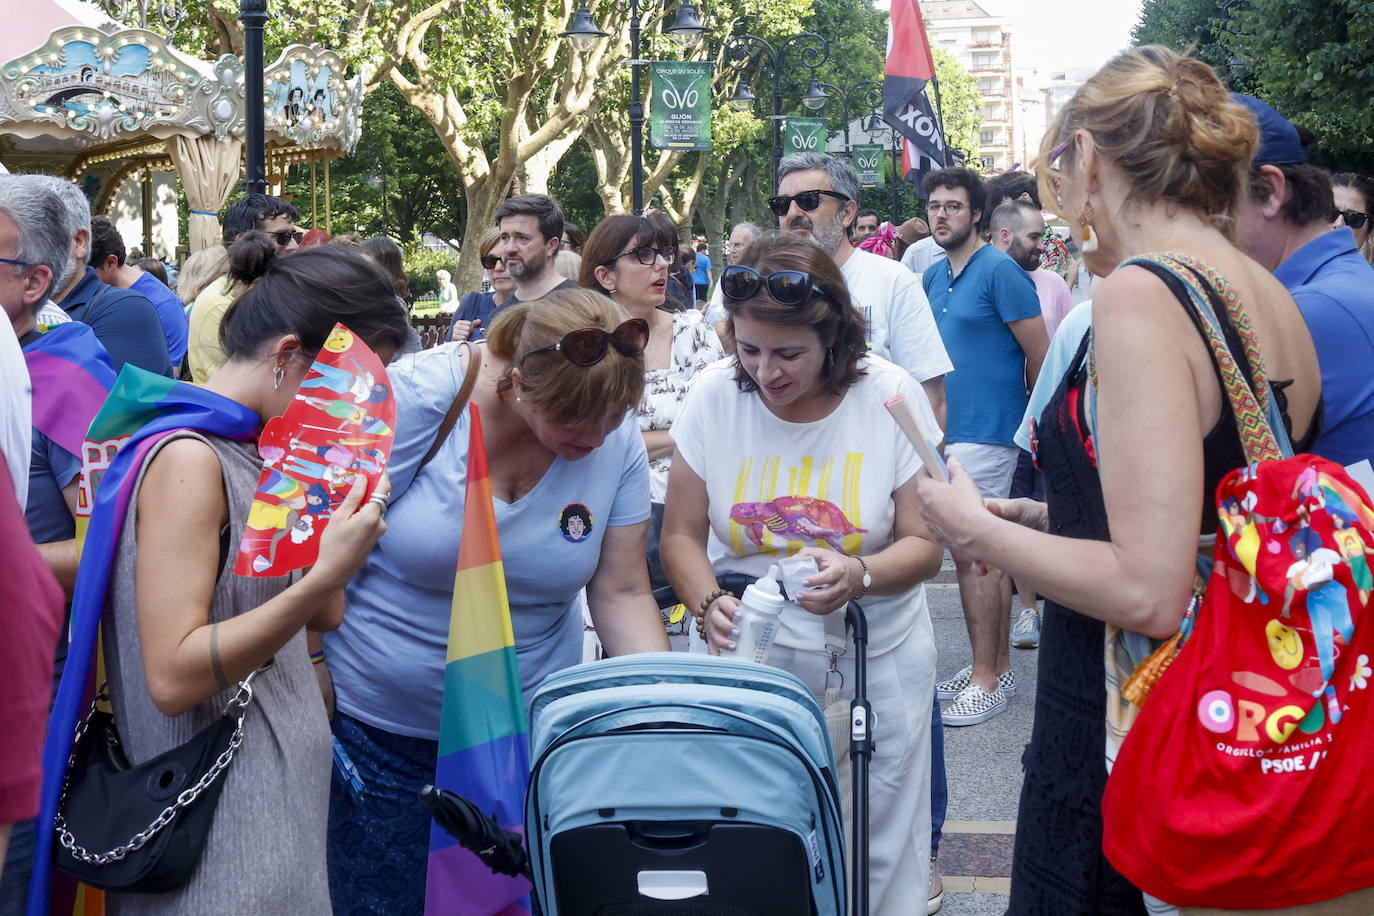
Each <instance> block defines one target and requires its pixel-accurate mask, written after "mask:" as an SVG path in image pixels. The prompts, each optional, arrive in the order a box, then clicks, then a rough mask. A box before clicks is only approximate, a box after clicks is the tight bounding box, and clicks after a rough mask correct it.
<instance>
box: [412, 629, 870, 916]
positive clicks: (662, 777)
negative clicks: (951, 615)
mask: <svg viewBox="0 0 1374 916" xmlns="http://www.w3.org/2000/svg"><path fill="white" fill-rule="evenodd" d="M846 623H847V625H848V627H849V629H850V631H851V634H852V637H853V639H852V644H853V647H854V648H853V651H854V652H855V680H856V683H855V685H854V688H855V699H854V700H853V702H852V704H851V717H850V725H851V728H850V748H849V753H850V756H851V759H852V761H853V774H854V780H853V781H854V798H853V811H854V837H853V844H852V847H851V866H852V874H851V876H850V878H851V881H850V882H847V881H846V874H845V869H844V839H843V836H842V834H843V823H844V822H843V818H842V815H841V807H840V798H839V789H838V783H837V781H836V776H835V762H834V755H833V753H832V751H831V747H830V739H829V735H828V731H827V728H826V722H825V717H824V715H823V713H822V711H821V708H820V705H819V704H818V703H817V702H816V700H815V698H814V697H813V696H812V694H811V692H810V690H808V689H807V688H806V687H805V686H804V685H803V684H802V682H801V681H800V680H798V679H797V678H796V677H795V676H793V675H792V674H790V673H788V672H785V671H782V670H780V669H778V668H773V667H769V666H767V665H759V664H755V663H752V662H745V661H737V660H733V659H722V658H718V657H714V656H706V655H696V654H691V655H689V654H686V653H681V652H675V653H656V654H647V655H632V656H624V657H621V658H616V659H610V660H606V661H601V662H595V663H592V664H586V665H579V666H577V667H574V668H569V669H567V670H565V671H562V672H559V673H557V674H554V675H552V676H550V677H549V678H548V679H547V680H546V681H545V682H544V683H543V684H542V685H541V686H540V687H539V689H538V690H537V691H536V693H535V696H534V699H533V701H532V702H531V705H530V716H529V729H530V730H529V735H530V759H531V767H530V781H529V787H528V789H527V791H526V795H525V835H526V838H527V840H528V852H526V850H525V849H524V848H523V847H522V844H521V838H520V836H519V834H516V833H512V832H510V831H506V830H504V829H502V828H501V827H500V826H499V825H498V824H496V823H495V822H494V820H493V819H492V818H490V817H488V816H486V815H485V814H483V813H482V812H480V811H477V810H476V809H475V807H474V806H473V805H472V804H471V803H469V802H467V801H466V800H465V799H462V798H461V797H459V796H456V795H454V794H453V793H450V792H445V791H443V790H440V789H435V788H433V787H426V788H425V789H423V790H422V791H421V793H420V797H421V801H422V802H423V803H424V805H425V806H426V808H428V809H429V811H430V812H431V813H432V814H433V816H434V819H435V821H436V822H437V823H438V825H439V827H440V828H442V829H444V830H446V831H447V832H448V833H450V834H452V835H453V836H455V837H456V838H457V839H458V840H459V842H460V843H461V844H462V845H463V846H464V847H466V848H467V849H469V850H471V851H472V852H473V853H475V854H476V855H477V856H478V857H479V858H480V859H482V861H483V862H484V863H486V864H487V866H488V867H490V868H491V869H492V871H494V872H497V873H500V874H508V875H524V876H526V877H527V878H529V879H530V881H531V882H532V883H533V885H534V896H535V899H536V901H537V903H538V905H539V907H540V910H541V911H542V913H543V914H544V916H639V914H651V913H652V914H674V916H771V914H808V913H809V914H814V916H844V914H845V913H846V912H847V901H848V900H849V899H850V898H849V896H848V895H849V894H850V893H851V890H852V900H853V913H854V914H856V916H866V914H867V912H868V899H867V898H868V834H867V824H868V763H869V759H870V757H871V755H872V751H873V742H872V736H871V733H870V723H871V721H872V714H871V710H870V708H869V704H868V701H867V699H866V689H865V688H866V671H865V668H866V662H865V650H866V647H867V641H868V633H867V623H866V621H865V619H864V616H863V611H862V610H861V609H860V608H859V606H858V605H856V604H853V603H851V604H850V605H849V608H848V610H847V611H846ZM851 883H852V889H851V887H849V886H847V885H848V884H851Z"/></svg>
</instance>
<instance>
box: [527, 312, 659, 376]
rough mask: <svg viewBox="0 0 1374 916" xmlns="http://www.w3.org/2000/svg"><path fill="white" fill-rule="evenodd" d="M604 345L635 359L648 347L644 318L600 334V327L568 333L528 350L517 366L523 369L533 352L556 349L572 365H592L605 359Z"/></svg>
mask: <svg viewBox="0 0 1374 916" xmlns="http://www.w3.org/2000/svg"><path fill="white" fill-rule="evenodd" d="M607 344H610V345H611V346H613V347H615V348H616V349H617V350H619V351H620V352H621V353H622V354H623V355H625V356H638V355H639V354H641V353H643V352H644V348H645V347H647V346H648V345H649V322H647V321H645V320H644V319H643V318H631V319H630V320H629V321H626V322H625V323H623V324H622V325H621V326H620V327H618V328H616V329H615V330H614V331H603V330H601V329H600V328H580V329H578V330H576V331H569V332H568V333H566V334H564V335H563V336H562V337H560V338H558V342H557V343H552V344H549V345H548V346H547V347H536V348H535V349H533V350H530V351H529V352H527V353H526V354H525V355H524V356H522V357H520V360H519V362H518V363H517V365H521V366H523V365H524V363H525V360H526V359H528V358H529V357H531V356H533V355H534V354H536V353H546V352H548V351H550V350H556V351H558V352H559V353H562V354H563V355H564V356H565V357H567V360H568V362H570V363H572V364H573V365H574V366H584V367H585V366H595V365H596V364H597V363H599V362H601V361H602V360H603V359H605V358H606V345H607Z"/></svg>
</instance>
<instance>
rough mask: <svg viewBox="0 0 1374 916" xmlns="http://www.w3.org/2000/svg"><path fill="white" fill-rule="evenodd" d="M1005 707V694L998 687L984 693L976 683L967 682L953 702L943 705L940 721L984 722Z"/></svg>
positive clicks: (953, 722) (958, 723)
mask: <svg viewBox="0 0 1374 916" xmlns="http://www.w3.org/2000/svg"><path fill="white" fill-rule="evenodd" d="M1006 709H1007V695H1006V694H1005V693H1004V692H1003V691H1002V688H1001V687H998V688H997V689H996V690H994V691H993V692H992V693H984V692H983V688H982V687H979V686H978V685H977V684H969V685H968V687H967V688H966V689H965V690H964V692H963V693H961V694H959V695H958V696H957V697H955V698H954V702H953V703H951V704H949V705H948V706H946V707H945V711H944V713H943V714H942V715H941V716H940V721H942V722H943V723H944V724H945V725H950V726H958V725H977V724H978V723H979V722H986V721H987V720H988V719H991V718H992V717H993V716H995V715H997V714H998V713H1000V712H1005V711H1006Z"/></svg>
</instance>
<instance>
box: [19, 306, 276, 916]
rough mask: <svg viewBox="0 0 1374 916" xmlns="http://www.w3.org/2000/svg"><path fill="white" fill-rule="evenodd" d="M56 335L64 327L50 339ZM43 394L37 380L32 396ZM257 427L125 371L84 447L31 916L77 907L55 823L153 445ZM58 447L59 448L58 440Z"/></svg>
mask: <svg viewBox="0 0 1374 916" xmlns="http://www.w3.org/2000/svg"><path fill="white" fill-rule="evenodd" d="M62 327H63V328H65V327H67V325H63V326H62ZM58 330H61V328H59V329H54V330H53V331H49V332H48V334H45V335H44V337H47V336H49V335H50V334H54V333H56V332H57V331H58ZM37 387H38V386H37V383H35V385H34V388H35V391H36V390H37ZM36 414H37V407H36V406H35V415H36ZM258 423H259V420H258V415H257V414H255V413H254V412H253V411H251V410H249V409H248V408H247V407H244V406H243V405H242V404H239V403H238V402H236V401H231V400H229V399H228V398H226V397H223V396H221V395H218V394H214V393H212V392H210V391H206V390H205V389H204V388H198V387H196V386H195V385H189V384H186V383H183V382H177V381H173V380H172V379H169V378H166V377H164V376H161V375H154V374H153V373H151V372H147V371H145V370H143V369H139V368H138V367H136V366H133V365H126V366H125V367H124V369H123V371H122V372H120V373H119V376H118V378H116V379H115V383H114V388H113V390H111V391H110V394H109V397H108V398H106V400H105V403H104V406H103V407H101V408H100V412H99V413H97V414H96V417H95V420H94V421H93V422H92V423H91V424H90V430H89V432H87V433H86V436H85V442H84V443H82V444H81V447H80V448H79V449H78V453H79V454H81V456H82V461H81V464H82V467H81V493H82V498H83V499H90V500H91V501H90V502H89V503H88V505H90V510H91V511H90V519H89V521H88V523H87V525H86V528H85V534H84V538H83V539H82V541H81V565H80V568H79V569H78V571H77V575H76V591H75V593H74V595H73V596H72V622H71V632H70V640H71V642H70V645H69V647H68V649H67V663H66V668H65V669H64V670H63V673H62V682H61V684H60V685H59V686H58V689H57V699H56V700H55V701H54V703H53V709H52V714H51V715H50V716H49V718H48V734H47V738H46V739H45V740H44V743H43V795H42V801H41V803H40V807H39V811H38V821H37V823H36V831H35V832H36V834H37V836H36V846H37V849H36V854H35V856H34V866H33V882H32V884H30V886H29V904H28V914H29V916H48V912H49V909H48V906H49V897H50V895H51V896H54V897H57V896H60V897H61V898H63V900H64V901H69V902H70V903H59V904H58V905H59V906H61V907H63V908H64V909H65V911H66V912H71V906H70V904H71V903H74V902H75V898H74V896H73V895H74V889H73V888H72V886H71V882H66V881H64V882H63V886H62V887H61V888H59V890H58V892H57V893H55V894H54V893H52V887H51V884H50V882H51V880H52V877H53V875H52V843H53V826H52V825H53V817H54V815H55V814H56V813H57V798H58V795H59V794H60V791H61V788H62V778H63V776H64V774H65V773H66V769H67V757H68V756H69V755H70V753H71V747H72V737H73V734H74V732H75V730H76V723H77V719H78V718H80V716H81V713H82V712H83V711H84V709H85V708H86V707H87V706H88V705H89V703H90V698H91V696H92V695H93V694H94V692H95V687H96V685H95V684H94V683H92V674H93V669H94V662H95V655H96V635H97V633H98V631H99V628H100V617H101V614H102V613H103V612H104V609H105V597H106V590H107V588H108V586H109V579H110V571H111V569H112V567H113V566H114V558H115V549H116V548H117V547H118V545H119V536H120V533H121V532H122V531H123V529H124V515H125V512H126V511H127V510H128V508H129V499H130V498H131V496H132V495H133V491H134V484H135V483H136V482H137V480H138V473H139V471H140V470H141V469H142V467H143V462H144V461H145V460H146V459H147V457H148V453H149V452H150V451H151V450H152V448H153V446H154V445H156V444H157V443H158V442H160V441H162V440H163V439H165V438H166V437H167V436H168V435H170V434H171V433H173V432H176V431H177V430H181V429H194V430H199V431H201V432H205V433H209V434H211V435H217V436H223V437H225V438H228V439H238V440H241V441H247V440H251V439H253V438H254V437H255V436H257V433H258ZM54 441H58V442H59V444H61V443H60V440H57V439H54ZM64 447H65V446H64ZM79 531H80V528H79V527H78V532H79ZM78 537H81V535H80V534H79V533H78ZM54 902H56V901H54Z"/></svg>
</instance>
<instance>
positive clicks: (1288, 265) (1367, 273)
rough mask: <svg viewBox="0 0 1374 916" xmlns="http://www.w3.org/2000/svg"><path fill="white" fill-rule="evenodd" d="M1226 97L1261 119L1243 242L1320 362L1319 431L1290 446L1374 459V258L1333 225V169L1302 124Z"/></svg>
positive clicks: (1340, 458)
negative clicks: (1293, 310) (1315, 161)
mask: <svg viewBox="0 0 1374 916" xmlns="http://www.w3.org/2000/svg"><path fill="white" fill-rule="evenodd" d="M1232 98H1234V99H1235V100H1236V101H1237V102H1239V103H1240V104H1242V105H1244V106H1245V107H1246V108H1248V109H1250V112H1251V113H1252V114H1254V116H1255V118H1256V120H1258V121H1259V128H1260V147H1259V152H1258V153H1256V154H1255V159H1254V162H1253V164H1252V165H1251V167H1250V193H1249V195H1248V196H1247V200H1246V201H1245V203H1244V204H1242V205H1241V207H1240V214H1239V216H1240V241H1241V244H1242V245H1243V246H1244V248H1245V250H1246V252H1248V253H1249V255H1250V257H1252V258H1254V259H1255V260H1256V261H1258V262H1259V263H1260V265H1261V266H1263V267H1264V269H1265V270H1269V271H1272V272H1273V274H1274V278H1275V279H1276V280H1278V281H1279V282H1280V283H1282V284H1283V285H1284V286H1285V287H1286V288H1287V289H1288V292H1289V293H1290V294H1291V295H1292V296H1293V301H1294V302H1296V303H1297V304H1298V309H1299V310H1300V311H1301V312H1302V317H1303V320H1304V321H1306V322H1307V330H1308V331H1309V332H1310V333H1311V335H1312V344H1313V346H1314V347H1316V350H1317V361H1318V362H1319V363H1320V364H1321V370H1322V404H1321V407H1322V411H1323V412H1324V415H1323V414H1319V415H1318V416H1319V417H1320V418H1321V421H1320V423H1319V424H1315V425H1314V428H1318V433H1317V439H1316V441H1315V442H1310V443H1294V447H1295V449H1296V450H1297V451H1312V452H1315V453H1316V454H1318V455H1321V456H1322V457H1323V458H1328V459H1330V460H1332V461H1336V462H1339V463H1340V464H1354V463H1355V462H1357V461H1359V460H1361V459H1363V458H1369V459H1371V460H1374V373H1371V372H1370V371H1369V367H1370V364H1371V363H1374V267H1371V266H1370V265H1369V262H1368V261H1366V260H1365V259H1364V257H1363V256H1362V255H1361V254H1360V252H1359V249H1358V248H1357V247H1356V245H1355V236H1354V234H1353V233H1352V231H1351V229H1350V227H1349V226H1341V227H1340V228H1339V229H1332V228H1331V214H1332V212H1333V211H1334V210H1335V209H1336V204H1335V200H1334V198H1333V197H1332V192H1331V176H1330V175H1328V174H1327V172H1326V171H1325V170H1324V169H1321V168H1319V167H1317V166H1315V165H1312V164H1311V163H1309V162H1308V161H1307V150H1306V149H1305V148H1304V145H1305V144H1304V140H1303V137H1302V135H1301V134H1300V133H1299V131H1298V128H1296V127H1294V126H1293V124H1291V123H1290V122H1289V121H1288V120H1286V119H1285V118H1284V117H1283V116H1282V115H1280V114H1279V113H1278V112H1277V111H1275V110H1274V109H1273V108H1270V107H1269V106H1268V105H1266V104H1265V103H1264V102H1261V101H1260V100H1259V99H1255V98H1251V97H1250V96H1248V95H1239V94H1233V95H1232Z"/></svg>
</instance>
